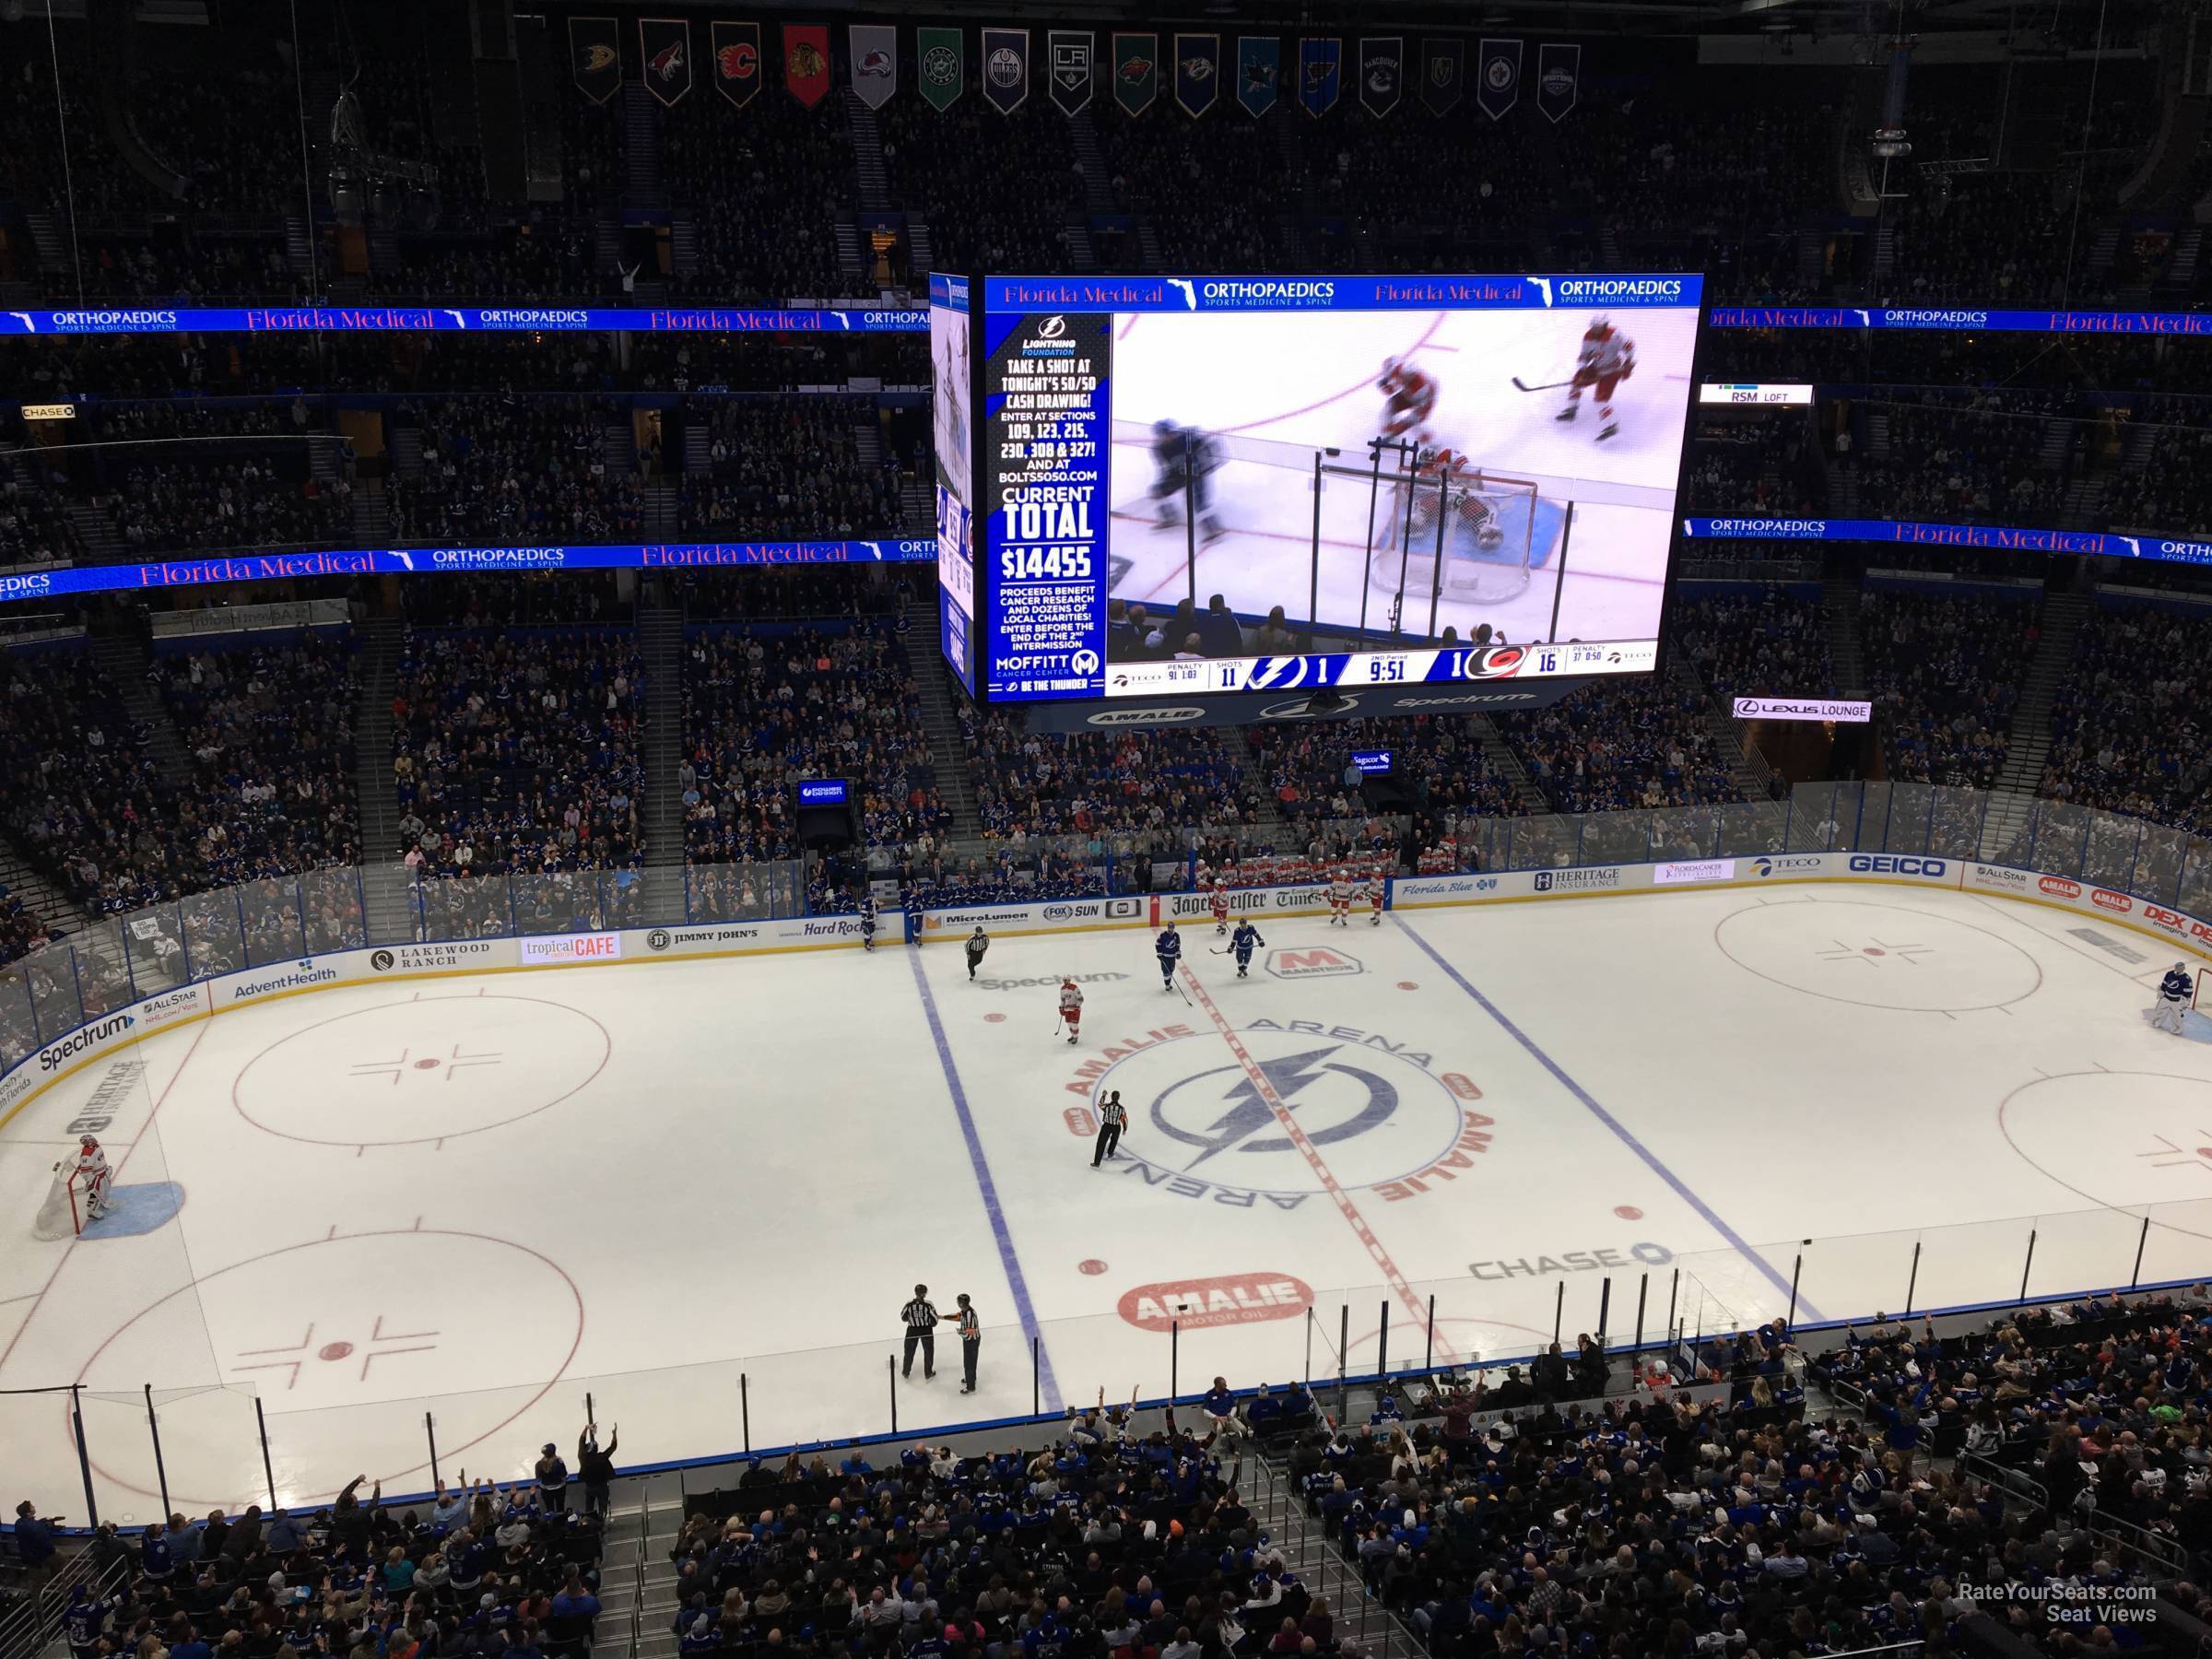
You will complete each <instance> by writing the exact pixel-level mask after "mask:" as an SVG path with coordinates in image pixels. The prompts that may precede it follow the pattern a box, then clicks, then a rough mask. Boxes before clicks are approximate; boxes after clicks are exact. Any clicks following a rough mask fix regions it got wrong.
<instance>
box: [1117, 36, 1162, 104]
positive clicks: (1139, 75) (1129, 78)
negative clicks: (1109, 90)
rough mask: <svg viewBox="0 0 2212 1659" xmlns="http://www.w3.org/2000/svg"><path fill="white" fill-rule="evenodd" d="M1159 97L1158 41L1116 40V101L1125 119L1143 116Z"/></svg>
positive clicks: (1146, 38)
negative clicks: (1130, 116) (1126, 116)
mask: <svg viewBox="0 0 2212 1659" xmlns="http://www.w3.org/2000/svg"><path fill="white" fill-rule="evenodd" d="M1158 96H1159V36H1158V35H1156V34H1117V35H1115V36H1114V37H1113V101H1114V102H1115V103H1117V104H1119V105H1121V106H1122V112H1123V113H1124V114H1125V115H1142V114H1143V113H1144V112H1146V111H1147V110H1148V109H1150V108H1151V107H1152V100H1153V99H1154V98H1156V97H1158Z"/></svg>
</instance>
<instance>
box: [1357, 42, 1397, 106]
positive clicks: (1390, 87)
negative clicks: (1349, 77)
mask: <svg viewBox="0 0 2212 1659" xmlns="http://www.w3.org/2000/svg"><path fill="white" fill-rule="evenodd" d="M1405 76H1406V41H1405V37H1404V36H1402V35H1370V36H1368V37H1367V38H1366V39H1364V40H1362V41H1360V42H1359V105H1360V108H1362V109H1364V110H1365V111H1366V112H1368V113H1369V114H1370V115H1372V116H1375V117H1377V118H1378V119H1380V118H1381V117H1382V116H1384V115H1387V114H1389V113H1390V112H1392V111H1393V110H1394V109H1396V108H1397V107H1398V95H1399V94H1400V93H1401V92H1402V91H1403V90H1404V81H1405Z"/></svg>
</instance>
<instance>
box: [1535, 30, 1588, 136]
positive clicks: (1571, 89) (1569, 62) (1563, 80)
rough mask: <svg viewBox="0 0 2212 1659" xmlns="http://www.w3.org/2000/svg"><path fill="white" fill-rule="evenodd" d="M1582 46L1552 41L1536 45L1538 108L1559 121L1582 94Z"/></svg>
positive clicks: (1564, 118)
mask: <svg viewBox="0 0 2212 1659" xmlns="http://www.w3.org/2000/svg"><path fill="white" fill-rule="evenodd" d="M1582 79H1583V49H1582V48H1581V47H1580V46H1562V45H1558V44H1555V43H1552V42H1549V41H1547V42H1546V43H1545V44H1544V45H1541V46H1539V47H1537V48H1536V108H1537V109H1539V110H1541V111H1543V112H1544V113H1545V114H1546V115H1547V116H1548V117H1550V119H1551V120H1552V121H1553V122H1554V123H1555V124H1556V123H1559V122H1561V121H1564V120H1566V119H1567V112H1568V111H1570V110H1571V109H1573V108H1574V100H1575V99H1576V98H1577V97H1579V96H1580V95H1581V92H1582Z"/></svg>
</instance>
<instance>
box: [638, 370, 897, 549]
mask: <svg viewBox="0 0 2212 1659" xmlns="http://www.w3.org/2000/svg"><path fill="white" fill-rule="evenodd" d="M687 418H688V419H689V420H691V421H693V422H694V423H696V424H698V425H700V426H703V428H704V429H705V430H706V432H707V434H708V451H707V460H708V471H707V473H706V475H705V476H704V477H699V476H696V475H694V474H692V473H689V472H687V473H685V474H684V477H683V481H682V484H681V485H680V486H679V488H678V491H677V510H678V515H679V516H678V523H679V524H681V526H682V528H683V529H684V530H685V532H686V533H699V534H702V535H717V536H725V537H737V538H746V537H755V536H775V537H786V536H789V537H805V536H824V537H846V536H855V535H857V536H864V537H875V536H879V535H882V534H883V533H884V532H885V531H887V530H891V529H895V528H896V527H897V525H898V524H899V513H900V506H899V476H898V473H897V472H896V471H895V470H893V469H889V468H886V467H883V466H869V465H866V464H865V463H864V462H863V461H862V460H861V458H860V452H859V448H858V446H857V444H856V442H855V441H854V438H853V426H854V423H855V422H856V421H863V420H865V421H873V420H874V419H875V410H874V407H873V406H870V405H862V406H857V407H855V406H848V405H846V404H845V403H843V402H841V401H840V402H835V403H825V402H822V401H820V400H818V399H809V400H806V401H801V400H798V399H795V398H779V399H775V400H772V401H751V400H747V401H744V402H713V403H694V404H692V405H691V406H689V408H688V411H687Z"/></svg>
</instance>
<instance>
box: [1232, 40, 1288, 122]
mask: <svg viewBox="0 0 2212 1659" xmlns="http://www.w3.org/2000/svg"><path fill="white" fill-rule="evenodd" d="M1282 77H1283V43H1282V41H1278V40H1277V39H1276V38H1275V36H1273V35H1239V36H1238V37H1237V102H1238V103H1239V104H1240V105H1241V107H1242V109H1243V111H1244V113H1245V114H1247V115H1250V116H1253V117H1254V118H1255V119H1256V118H1257V117H1259V116H1262V115H1265V114H1266V113H1267V112H1268V111H1270V110H1272V109H1274V108H1275V95H1276V91H1277V86H1278V84H1279V83H1280V82H1281V80H1282Z"/></svg>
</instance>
